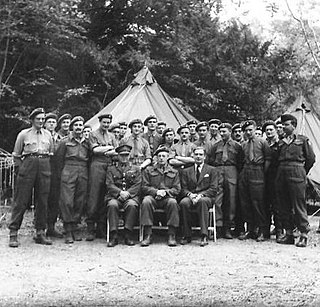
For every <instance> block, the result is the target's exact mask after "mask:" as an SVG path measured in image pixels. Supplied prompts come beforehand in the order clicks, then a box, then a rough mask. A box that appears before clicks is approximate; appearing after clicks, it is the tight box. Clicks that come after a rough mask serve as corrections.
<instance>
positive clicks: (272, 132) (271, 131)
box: [265, 125, 277, 139]
mask: <svg viewBox="0 0 320 307" xmlns="http://www.w3.org/2000/svg"><path fill="white" fill-rule="evenodd" d="M265 131H266V136H267V138H270V139H272V138H274V137H275V136H276V135H277V130H276V128H275V126H273V125H269V126H267V127H266V129H265Z"/></svg>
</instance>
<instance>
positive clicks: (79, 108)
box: [0, 0, 320, 151]
mask: <svg viewBox="0 0 320 307" xmlns="http://www.w3.org/2000/svg"><path fill="white" fill-rule="evenodd" d="M266 2H268V1H266ZM269 2H270V3H267V4H266V5H267V12H269V13H270V14H273V13H276V12H277V9H278V8H277V5H276V4H275V3H274V2H273V1H269ZM309 2H310V3H311V6H309V7H311V9H312V5H314V6H315V5H316V4H315V3H316V2H315V1H311V0H310V1H309ZM287 4H288V11H289V12H290V13H291V17H292V18H291V19H286V20H283V21H279V20H278V19H277V20H275V21H274V23H273V31H274V33H275V32H276V33H277V35H276V37H277V39H273V37H272V35H271V36H270V38H268V39H265V38H263V37H262V36H259V35H258V34H254V33H255V31H253V30H254V29H252V27H250V26H249V25H245V24H243V23H241V22H240V21H239V20H237V19H229V20H228V21H227V22H225V21H224V22H222V21H221V19H220V17H219V16H220V13H221V12H223V10H224V9H225V8H224V1H223V0H220V1H217V0H216V1H209V0H207V1H204V0H202V1H201V0H131V1H129V0H113V1H112V0H111V1H105V0H103V1H102V0H82V1H81V0H15V1H10V0H0V147H2V148H4V149H6V150H8V151H12V148H13V144H14V140H15V137H16V135H17V133H18V132H19V131H20V130H21V129H22V128H23V127H25V126H26V125H27V124H28V123H27V116H28V114H29V112H30V110H32V109H33V108H35V107H39V106H42V107H44V108H45V109H46V110H47V111H54V112H56V113H57V114H61V113H64V112H69V113H71V114H73V115H83V116H84V117H85V118H86V119H89V118H90V117H91V116H92V115H94V114H95V113H96V112H97V111H99V110H100V109H101V108H103V107H104V106H105V105H106V104H108V103H109V102H110V101H111V100H112V99H113V98H114V97H116V96H117V95H118V94H119V93H120V92H121V91H122V90H123V89H124V88H125V87H126V86H127V85H128V84H129V83H130V81H131V80H132V79H133V75H134V73H135V72H137V71H138V70H139V69H141V68H142V66H143V65H145V64H146V65H148V67H149V68H150V70H151V71H152V73H153V74H154V76H155V78H156V79H157V81H158V82H159V83H160V85H161V86H162V87H163V88H164V90H165V91H166V92H168V93H169V94H170V95H171V96H173V97H175V98H177V99H178V101H179V102H180V103H181V104H182V105H183V107H184V108H185V109H186V110H187V111H189V112H191V113H192V114H193V115H194V116H195V117H197V118H198V119H201V120H206V119H209V118H212V117H218V118H221V119H222V120H226V121H230V122H232V123H234V122H236V121H239V120H243V119H244V118H248V117H250V118H255V119H256V120H257V121H258V122H260V123H261V122H262V121H263V120H265V119H267V118H276V117H277V116H278V115H279V114H280V113H281V112H282V111H283V110H285V108H286V106H287V105H288V104H290V103H291V102H292V101H293V100H294V99H295V98H296V97H297V96H298V95H300V94H303V95H305V96H306V97H307V98H308V99H309V100H310V101H311V102H312V103H313V104H314V105H315V106H317V103H316V102H317V101H318V97H320V94H319V93H320V91H319V85H320V78H319V68H320V66H319V61H318V59H319V58H320V56H319V55H320V48H319V44H318V40H317V37H318V34H320V29H319V28H318V27H317V26H316V25H314V24H312V23H311V22H310V20H308V15H306V14H305V15H303V14H302V13H301V12H300V13H301V14H297V13H296V12H293V11H290V6H289V3H287ZM314 9H315V7H314ZM279 38H280V39H279Z"/></svg>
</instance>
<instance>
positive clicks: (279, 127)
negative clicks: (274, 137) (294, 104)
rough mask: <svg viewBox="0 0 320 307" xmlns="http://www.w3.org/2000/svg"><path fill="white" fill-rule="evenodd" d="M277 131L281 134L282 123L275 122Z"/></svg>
mask: <svg viewBox="0 0 320 307" xmlns="http://www.w3.org/2000/svg"><path fill="white" fill-rule="evenodd" d="M277 132H278V135H280V136H281V135H283V133H284V131H283V125H282V123H280V124H277Z"/></svg>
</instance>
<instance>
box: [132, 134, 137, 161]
mask: <svg viewBox="0 0 320 307" xmlns="http://www.w3.org/2000/svg"><path fill="white" fill-rule="evenodd" d="M133 156H134V157H135V158H136V157H138V138H136V137H134V138H133Z"/></svg>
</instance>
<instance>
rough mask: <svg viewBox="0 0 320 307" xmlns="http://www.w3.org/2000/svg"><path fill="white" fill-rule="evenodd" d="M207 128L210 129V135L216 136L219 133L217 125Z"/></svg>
mask: <svg viewBox="0 0 320 307" xmlns="http://www.w3.org/2000/svg"><path fill="white" fill-rule="evenodd" d="M209 128H210V132H211V134H213V135H215V134H217V133H218V131H219V125H218V124H211V125H210V127H209Z"/></svg>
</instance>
